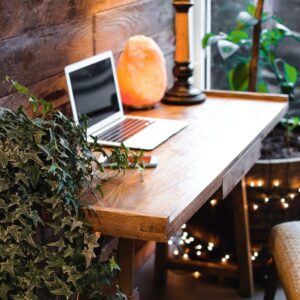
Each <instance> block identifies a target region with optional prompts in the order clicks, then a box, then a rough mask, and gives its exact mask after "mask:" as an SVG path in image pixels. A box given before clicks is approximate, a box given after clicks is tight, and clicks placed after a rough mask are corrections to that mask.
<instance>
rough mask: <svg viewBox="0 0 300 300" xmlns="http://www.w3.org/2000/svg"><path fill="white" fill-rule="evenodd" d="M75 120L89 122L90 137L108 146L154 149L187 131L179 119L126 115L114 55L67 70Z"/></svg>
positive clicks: (104, 56)
mask: <svg viewBox="0 0 300 300" xmlns="http://www.w3.org/2000/svg"><path fill="white" fill-rule="evenodd" d="M65 74H66V79H67V84H68V90H69V95H70V101H71V106H72V112H73V117H74V120H75V121H76V122H79V119H80V115H86V116H87V117H88V118H89V120H88V128H87V134H88V136H90V135H92V136H97V137H98V142H99V143H100V144H102V145H107V146H120V145H121V143H124V145H126V146H127V147H129V148H134V149H144V150H152V149H154V148H155V147H157V146H158V145H160V144H161V143H163V142H164V141H165V140H167V139H168V138H169V137H171V136H172V135H174V134H175V133H177V132H178V131H180V130H181V129H183V128H184V127H185V126H186V125H187V123H186V122H182V121H178V120H168V119H154V118H143V117H135V116H125V115H124V111H123V107H122V101H121V97H120V92H119V86H118V80H117V76H116V71H115V65H114V60H113V55H112V52H111V51H109V52H105V53H102V54H99V55H96V56H93V57H90V58H88V59H85V60H82V61H79V62H77V63H74V64H72V65H69V66H66V67H65Z"/></svg>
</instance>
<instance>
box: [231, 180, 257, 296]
mask: <svg viewBox="0 0 300 300" xmlns="http://www.w3.org/2000/svg"><path fill="white" fill-rule="evenodd" d="M231 197H232V200H233V213H234V224H235V225H234V227H235V243H236V254H237V262H238V265H239V281H240V283H239V292H240V295H241V296H242V297H250V296H252V295H253V292H254V283H253V270H252V260H251V241H250V229H249V217H248V203H247V194H246V182H245V180H244V179H242V181H241V183H239V184H238V185H237V186H236V187H235V188H234V189H233V191H232V192H231Z"/></svg>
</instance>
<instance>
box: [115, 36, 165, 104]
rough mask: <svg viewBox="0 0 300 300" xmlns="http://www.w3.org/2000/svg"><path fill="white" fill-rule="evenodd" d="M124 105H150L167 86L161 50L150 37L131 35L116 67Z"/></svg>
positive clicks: (154, 102) (160, 96)
mask: <svg viewBox="0 0 300 300" xmlns="http://www.w3.org/2000/svg"><path fill="white" fill-rule="evenodd" d="M117 74H118V80H119V84H120V92H121V97H122V102H123V104H124V105H126V106H129V107H132V108H137V109H138V108H146V107H152V106H154V105H155V104H156V103H158V102H159V101H160V100H161V99H162V97H163V95H164V93H165V90H166V88H167V71H166V64H165V59H164V56H163V53H162V52H161V50H160V48H159V47H158V45H157V44H156V43H155V42H154V40H152V39H151V38H148V37H145V36H143V35H138V36H133V37H131V38H130V39H129V40H128V41H127V43H126V45H125V48H124V50H123V52H122V54H121V56H120V59H119V62H118V67H117Z"/></svg>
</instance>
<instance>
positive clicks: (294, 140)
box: [202, 1, 300, 262]
mask: <svg viewBox="0 0 300 300" xmlns="http://www.w3.org/2000/svg"><path fill="white" fill-rule="evenodd" d="M259 2H262V1H259ZM256 10H257V9H256V7H255V6H254V5H251V4H250V5H248V7H247V10H246V11H242V12H240V13H239V15H238V18H237V23H236V28H235V29H234V30H232V31H230V32H228V33H218V34H214V33H208V34H207V35H206V36H205V37H204V39H203V41H202V45H203V47H207V46H210V45H216V46H217V47H218V50H219V53H220V55H221V56H222V58H223V59H224V64H225V65H226V68H227V79H228V87H229V88H230V89H231V90H237V91H247V90H249V86H250V84H249V81H250V80H249V78H250V62H251V60H252V58H253V56H252V49H253V45H254V42H253V38H252V37H253V36H254V35H253V27H254V26H256V24H257V22H259V20H258V19H257V18H256V15H257V11H256ZM260 22H261V25H262V30H261V32H260V35H259V38H258V49H259V53H258V54H259V55H258V66H257V67H258V73H257V79H258V80H257V84H256V86H255V87H256V91H258V92H269V91H270V88H269V82H268V80H267V78H266V76H265V74H266V73H269V74H270V73H271V74H273V75H274V77H275V78H276V80H277V84H278V87H279V89H280V90H281V92H282V93H285V94H288V95H289V100H290V110H289V113H288V114H287V116H286V118H285V119H284V120H282V122H281V124H279V125H278V126H277V127H276V128H275V130H273V132H272V133H271V134H270V135H269V136H268V137H267V138H266V139H265V140H264V141H263V149H262V159H261V160H260V161H259V162H258V163H257V164H256V165H255V166H254V168H253V169H252V170H251V171H250V173H249V174H248V175H247V183H248V199H249V208H250V209H249V213H250V223H251V231H252V238H253V242H254V243H255V242H257V243H258V244H259V246H258V247H256V245H254V247H255V248H254V249H253V251H254V252H255V253H262V254H260V257H262V261H263V262H266V260H267V259H266V258H268V253H267V251H265V250H266V249H267V241H268V237H269V229H270V227H272V226H273V225H275V224H277V223H279V222H283V221H288V220H294V219H298V218H299V213H300V207H299V204H298V203H299V202H298V200H299V192H300V189H299V188H300V176H299V170H300V139H299V137H300V130H299V117H298V116H299V115H300V111H299V109H298V108H297V104H298V102H299V101H297V100H296V99H294V94H293V91H294V87H295V85H296V83H297V81H298V71H297V69H296V68H295V67H294V66H293V65H291V64H289V63H288V62H287V61H286V60H285V59H283V58H282V57H279V56H278V54H277V53H278V49H279V47H280V44H281V43H283V42H284V40H285V39H286V38H291V39H294V40H295V41H297V42H299V41H300V35H299V33H297V32H294V31H293V30H291V29H289V28H288V27H286V26H285V25H284V23H283V21H282V20H280V19H279V18H278V17H276V16H272V15H269V14H267V13H265V12H262V14H261V20H260ZM254 121H255V120H254ZM254 260H256V261H257V258H256V257H254Z"/></svg>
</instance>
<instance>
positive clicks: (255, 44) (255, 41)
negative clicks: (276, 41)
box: [248, 0, 264, 92]
mask: <svg viewBox="0 0 300 300" xmlns="http://www.w3.org/2000/svg"><path fill="white" fill-rule="evenodd" d="M263 6H264V0H258V1H257V6H256V13H255V17H256V19H257V24H255V26H254V29H253V38H252V53H251V61H250V69H249V86H248V90H249V91H250V92H255V91H256V83H257V66H258V61H259V39H260V33H261V24H262V13H263Z"/></svg>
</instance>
